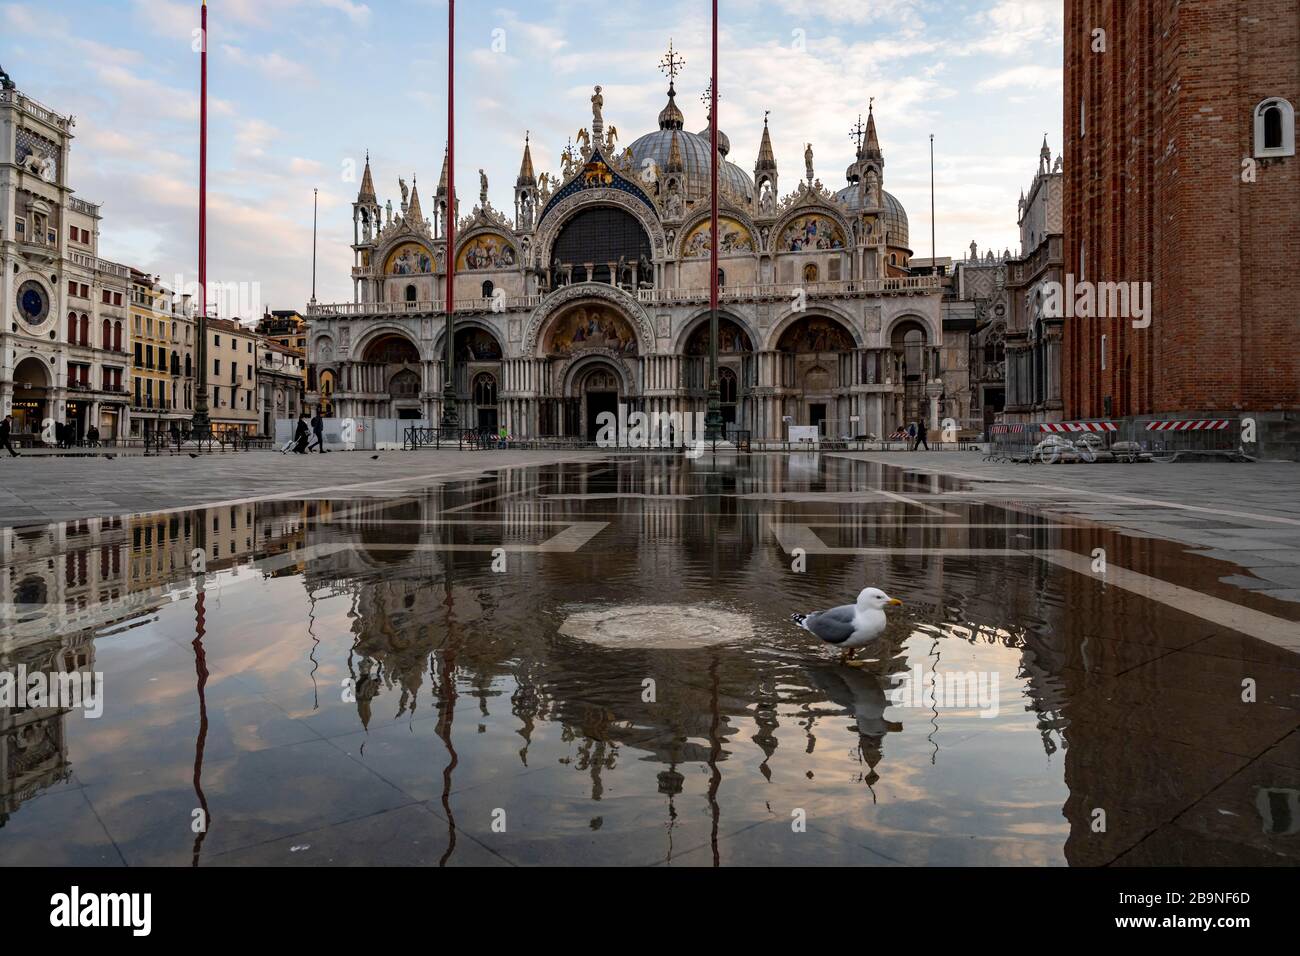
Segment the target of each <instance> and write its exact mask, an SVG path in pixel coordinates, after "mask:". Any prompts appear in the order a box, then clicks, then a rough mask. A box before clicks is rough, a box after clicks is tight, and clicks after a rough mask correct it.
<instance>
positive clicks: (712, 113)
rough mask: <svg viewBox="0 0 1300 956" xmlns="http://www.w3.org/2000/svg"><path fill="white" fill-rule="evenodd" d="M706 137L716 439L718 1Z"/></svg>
mask: <svg viewBox="0 0 1300 956" xmlns="http://www.w3.org/2000/svg"><path fill="white" fill-rule="evenodd" d="M709 137H710V140H711V142H712V150H713V152H712V153H711V154H710V162H709V168H710V169H711V170H712V183H711V186H710V220H709V221H710V224H711V225H710V229H712V235H711V238H710V241H709V397H708V414H707V415H706V416H705V420H704V433H705V434H706V435H707V436H709V437H710V438H712V439H717V438H719V437H721V436H720V434H719V433H720V432H721V431H722V404H721V396H720V395H719V392H718V166H719V165H721V163H720V156H719V154H718V0H713V82H712V83H711V84H710V85H709Z"/></svg>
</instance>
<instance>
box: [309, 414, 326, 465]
mask: <svg viewBox="0 0 1300 956" xmlns="http://www.w3.org/2000/svg"><path fill="white" fill-rule="evenodd" d="M311 433H312V435H313V436H315V441H313V442H312V444H311V445H308V446H307V450H308V451H311V449H312V448H313V447H315V449H316V450H317V451H319V452H320V453H321V454H322V455H323V454H325V452H327V451H329V449H328V448H326V447H325V419H323V418H321V417H320V409H319V408H318V409H316V414H315V415H313V416H312V417H311Z"/></svg>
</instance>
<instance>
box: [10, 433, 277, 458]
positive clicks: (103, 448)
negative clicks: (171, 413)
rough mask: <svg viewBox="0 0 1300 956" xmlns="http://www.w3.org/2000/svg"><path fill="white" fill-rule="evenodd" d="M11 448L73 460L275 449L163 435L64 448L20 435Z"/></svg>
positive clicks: (235, 440)
mask: <svg viewBox="0 0 1300 956" xmlns="http://www.w3.org/2000/svg"><path fill="white" fill-rule="evenodd" d="M14 444H15V445H16V446H17V447H19V448H25V449H28V450H33V451H45V452H48V453H49V454H51V455H58V454H60V453H62V454H66V455H71V456H72V457H76V456H78V455H82V456H94V455H101V454H112V453H114V452H118V453H127V452H133V453H135V452H138V453H141V454H144V455H162V454H164V453H168V452H170V453H171V454H173V455H179V454H184V453H190V452H192V453H194V454H219V453H221V452H226V451H230V452H236V451H266V450H268V449H271V448H273V447H275V444H274V442H272V441H271V439H269V438H262V437H250V436H244V435H231V436H229V437H225V436H215V435H214V436H212V437H210V438H206V439H203V440H202V441H199V440H198V439H195V438H184V437H180V438H172V437H171V436H169V435H167V434H166V433H163V434H158V435H149V436H147V437H144V438H101V439H99V440H97V441H87V440H86V439H84V438H82V439H77V440H75V441H70V442H65V443H64V444H63V445H57V444H56V445H47V444H46V443H45V442H43V441H41V440H40V438H39V436H33V435H22V436H15V439H14Z"/></svg>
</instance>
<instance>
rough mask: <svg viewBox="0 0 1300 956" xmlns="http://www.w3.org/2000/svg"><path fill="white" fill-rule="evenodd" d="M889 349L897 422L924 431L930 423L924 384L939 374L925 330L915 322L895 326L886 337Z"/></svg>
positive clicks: (904, 322)
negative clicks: (914, 425)
mask: <svg viewBox="0 0 1300 956" xmlns="http://www.w3.org/2000/svg"><path fill="white" fill-rule="evenodd" d="M889 347H890V351H891V353H892V355H891V366H892V370H893V376H892V377H893V381H894V393H895V414H896V416H897V420H898V421H899V423H900V424H901V425H903V426H906V425H907V424H908V423H909V422H916V423H917V424H918V425H919V426H920V427H921V428H925V427H927V426H926V423H927V421H928V420H929V415H927V414H926V411H927V409H926V405H927V404H928V403H927V400H926V396H925V383H926V382H927V381H928V380H929V379H930V377H931V376H932V375H934V374H937V372H938V370H937V369H935V368H932V365H933V364H934V360H933V359H932V358H931V354H932V351H933V350H932V349H931V348H930V341H929V335H928V334H927V333H926V330H925V326H924V325H922V324H921V323H920V322H918V321H916V320H914V319H908V320H906V321H903V322H900V323H898V325H896V326H894V329H893V331H892V332H891V333H890V335H889Z"/></svg>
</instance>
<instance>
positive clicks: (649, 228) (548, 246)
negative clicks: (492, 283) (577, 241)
mask: <svg viewBox="0 0 1300 956" xmlns="http://www.w3.org/2000/svg"><path fill="white" fill-rule="evenodd" d="M599 206H606V207H612V208H614V209H621V210H623V211H624V212H626V213H629V214H630V215H631V216H632V217H633V218H635V219H636V220H637V221H638V222H639V223H640V224H641V228H642V229H644V230H645V234H646V235H647V236H648V237H649V238H650V246H651V252H652V259H654V260H656V261H658V260H662V259H663V257H664V250H665V248H666V240H665V238H664V230H663V226H662V225H661V224H660V222H659V217H658V214H657V213H656V212H655V210H654V209H652V208H650V207H649V206H647V205H646V204H645V203H643V202H641V201H640V200H638V199H636V198H635V197H633V196H631V195H629V194H628V193H625V192H623V191H621V190H618V189H587V190H583V191H582V192H577V193H574V194H573V195H572V196H567V197H565V198H564V199H562V200H561V201H560V202H559V203H557V204H556V206H555V208H554V209H552V210H551V212H550V214H549V215H548V216H547V217H546V224H545V225H544V226H543V227H542V228H541V230H540V231H539V232H538V233H537V236H536V238H535V239H534V240H533V250H534V252H535V253H536V255H537V257H538V262H539V263H540V264H541V265H542V266H543V267H546V268H549V266H550V264H551V254H552V250H553V249H554V248H555V240H556V239H557V238H559V235H560V233H561V232H563V231H564V227H565V226H566V225H568V223H569V220H570V219H572V218H573V217H574V216H576V215H577V214H578V213H579V212H582V211H583V210H585V209H592V208H596V207H599Z"/></svg>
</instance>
